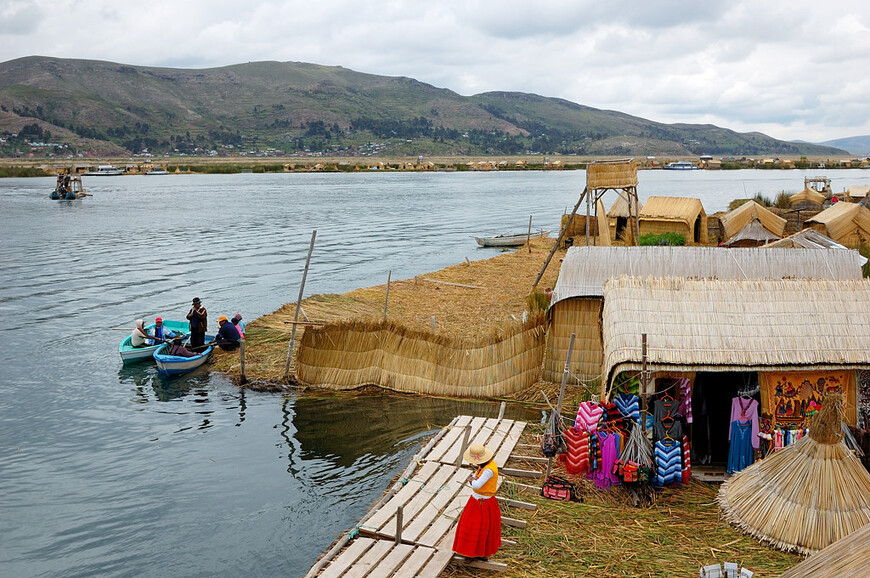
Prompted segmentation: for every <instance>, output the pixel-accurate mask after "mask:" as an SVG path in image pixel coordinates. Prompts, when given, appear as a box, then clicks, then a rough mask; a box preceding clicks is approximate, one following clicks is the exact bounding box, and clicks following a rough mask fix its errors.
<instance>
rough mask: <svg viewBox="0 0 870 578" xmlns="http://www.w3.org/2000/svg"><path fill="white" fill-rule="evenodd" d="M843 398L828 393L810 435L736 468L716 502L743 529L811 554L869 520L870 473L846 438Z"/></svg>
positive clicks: (761, 537)
mask: <svg viewBox="0 0 870 578" xmlns="http://www.w3.org/2000/svg"><path fill="white" fill-rule="evenodd" d="M842 412H843V398H842V396H841V395H833V396H828V397H827V398H825V402H824V404H823V405H822V409H821V410H820V411H819V413H818V415H817V416H816V417H815V418H814V419H813V420H812V421H811V422H810V435H808V436H804V437H803V438H802V439H800V440H798V442H797V443H795V444H794V445H791V446H788V447H786V448H783V449H782V450H780V451H778V452H776V453H774V454H773V455H771V456H768V457H767V458H765V459H763V460H761V461H760V462H756V463H754V464H753V465H751V466H749V467H748V468H746V469H745V470H743V471H742V472H739V473H737V474H734V475H733V476H732V477H731V478H730V479H728V481H726V482H725V483H724V484H722V487H721V488H720V490H719V495H718V496H717V500H718V502H719V505H720V507H721V508H722V511H723V512H724V514H725V517H726V519H727V520H728V521H729V522H730V523H731V524H732V525H734V526H736V527H737V528H739V529H741V530H743V531H744V532H746V533H748V534H751V535H753V536H754V537H755V538H757V539H759V540H762V541H765V542H768V543H770V544H771V545H772V546H774V547H776V548H779V549H781V550H788V551H793V552H799V553H801V554H804V555H806V554H812V553H814V552H817V551H819V550H821V549H822V548H825V547H827V546H828V545H830V544H832V543H833V542H836V541H837V540H839V539H840V538H842V537H844V536H846V535H848V534H849V533H851V532H853V531H854V530H857V529H858V528H861V527H862V526H864V525H866V524H868V523H870V473H868V472H867V470H866V469H865V468H864V466H863V465H862V464H861V461H860V460H859V459H858V458H857V457H856V456H855V454H854V453H853V452H852V451H851V450H849V449H848V448H847V447H846V445H845V444H844V443H843V441H842V438H843V434H842V430H841V426H840V420H841V419H842Z"/></svg>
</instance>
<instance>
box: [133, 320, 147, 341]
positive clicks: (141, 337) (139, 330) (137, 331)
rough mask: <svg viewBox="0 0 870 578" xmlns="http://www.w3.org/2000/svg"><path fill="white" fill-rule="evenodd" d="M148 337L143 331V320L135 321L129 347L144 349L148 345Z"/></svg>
mask: <svg viewBox="0 0 870 578" xmlns="http://www.w3.org/2000/svg"><path fill="white" fill-rule="evenodd" d="M149 337H150V335H148V332H147V331H145V320H144V319H137V320H136V327H134V328H133V333H131V334H130V345H132V346H133V347H145V346H146V345H148V341H149V339H148V338H149Z"/></svg>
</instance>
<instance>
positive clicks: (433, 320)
mask: <svg viewBox="0 0 870 578" xmlns="http://www.w3.org/2000/svg"><path fill="white" fill-rule="evenodd" d="M432 333H435V316H434V315H433V316H432Z"/></svg>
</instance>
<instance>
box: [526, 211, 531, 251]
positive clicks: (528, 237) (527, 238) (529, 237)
mask: <svg viewBox="0 0 870 578" xmlns="http://www.w3.org/2000/svg"><path fill="white" fill-rule="evenodd" d="M526 245H528V246H529V253H531V252H532V216H531V215H529V235H528V236H527V237H526Z"/></svg>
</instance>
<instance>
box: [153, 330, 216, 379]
mask: <svg viewBox="0 0 870 578" xmlns="http://www.w3.org/2000/svg"><path fill="white" fill-rule="evenodd" d="M205 338H206V340H207V341H206V343H205V345H200V346H199V347H197V348H189V349H191V351H197V350H201V351H198V355H195V356H193V357H181V356H178V355H169V347H170V344H169V343H164V344H163V345H161V346H160V347H158V348H157V349H156V350H155V351H154V353H153V356H154V361H156V362H157V371H158V372H159V373H160V375H162V376H163V377H172V376H175V375H181V374H182V373H187V372H188V371H193V370H194V369H196V368H197V367H199V366H201V365H203V364H205V363H206V362H207V361H208V360H209V357H211V352H212V351H214V346H213V345H212V344H211V342H212V341H213V340H214V336H213V335H206V336H205Z"/></svg>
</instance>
